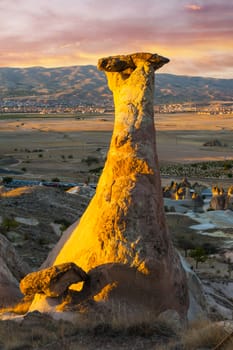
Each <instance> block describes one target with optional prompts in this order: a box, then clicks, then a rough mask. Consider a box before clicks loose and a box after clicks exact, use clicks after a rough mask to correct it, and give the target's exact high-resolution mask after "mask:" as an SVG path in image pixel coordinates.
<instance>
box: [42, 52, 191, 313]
mask: <svg viewBox="0 0 233 350" xmlns="http://www.w3.org/2000/svg"><path fill="white" fill-rule="evenodd" d="M167 62H169V60H168V59H167V58H164V57H161V56H159V55H157V54H150V53H136V54H132V55H127V56H114V57H108V58H103V59H100V60H99V62H98V68H99V69H100V70H104V71H105V73H106V75H107V78H108V84H109V87H110V89H111V91H112V92H113V97H114V104H115V125H114V130H113V135H112V139H111V144H110V149H109V152H108V156H107V160H106V163H105V167H104V170H103V173H102V175H101V177H100V180H99V183H98V186H97V190H96V194H95V196H94V197H93V199H92V201H91V203H90V204H89V206H88V208H87V210H86V212H85V213H84V215H83V216H82V218H81V220H80V222H79V224H78V225H77V226H76V227H75V228H74V229H73V231H72V232H71V233H70V235H69V237H68V238H67V240H66V242H65V243H64V244H63V246H62V247H61V248H59V249H60V251H58V249H57V250H54V252H52V253H51V255H50V257H49V258H48V259H47V265H49V264H61V263H64V262H74V263H75V264H77V265H78V266H80V267H81V268H82V269H83V270H84V271H86V272H87V273H88V275H89V276H90V279H91V281H90V284H89V287H88V288H90V286H93V288H92V293H93V291H94V290H95V289H98V292H99V294H98V298H96V300H97V299H98V300H102V299H105V300H107V299H108V298H110V297H111V294H112V295H114V297H115V298H118V297H119V298H118V299H119V300H120V299H121V298H122V299H124V300H125V301H126V302H127V303H130V301H131V300H133V299H134V302H135V303H138V305H139V304H140V305H141V304H143V303H144V302H145V303H147V304H148V303H150V305H149V307H150V309H151V308H152V309H153V310H155V311H158V310H159V311H160V312H161V311H164V310H167V309H174V310H176V311H177V312H178V313H179V314H180V315H182V316H185V315H186V312H187V308H188V293H187V285H186V278H185V273H184V271H183V269H182V267H181V264H180V260H179V258H178V256H177V254H176V251H175V250H174V248H173V246H172V243H171V239H170V236H169V233H168V230H167V226H166V221H165V215H164V208H163V197H162V189H161V182H160V173H159V165H158V159H157V152H156V141H155V128H154V71H155V70H157V69H158V68H160V67H162V66H163V65H164V64H165V63H167ZM45 265H46V264H44V265H43V266H44V267H45ZM124 271H125V272H124ZM101 276H102V277H101ZM114 276H115V277H114ZM126 281H130V283H126ZM95 283H99V286H101V288H102V287H103V290H102V294H101V288H95V287H96V286H95ZM108 283H109V285H108ZM84 289H85V283H84ZM118 292H119V294H118Z"/></svg>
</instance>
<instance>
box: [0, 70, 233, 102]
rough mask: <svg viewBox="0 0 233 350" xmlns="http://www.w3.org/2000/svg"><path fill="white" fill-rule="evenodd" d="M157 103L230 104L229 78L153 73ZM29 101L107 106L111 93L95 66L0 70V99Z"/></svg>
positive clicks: (232, 86)
mask: <svg viewBox="0 0 233 350" xmlns="http://www.w3.org/2000/svg"><path fill="white" fill-rule="evenodd" d="M155 95H156V101H157V104H160V103H179V102H190V101H194V102H211V101H215V100H222V101H233V79H214V78H203V77H190V76H177V75H172V74H156V79H155ZM9 98H10V99H21V100H25V99H32V100H38V101H42V102H44V103H48V104H50V105H51V104H58V103H62V104H68V105H71V106H72V105H77V104H79V105H82V104H91V105H93V104H94V105H109V104H112V94H111V92H110V91H109V89H108V87H107V82H106V78H105V75H104V73H103V72H100V71H98V70H97V68H96V67H95V66H91V65H88V66H73V67H60V68H42V67H32V68H0V99H9Z"/></svg>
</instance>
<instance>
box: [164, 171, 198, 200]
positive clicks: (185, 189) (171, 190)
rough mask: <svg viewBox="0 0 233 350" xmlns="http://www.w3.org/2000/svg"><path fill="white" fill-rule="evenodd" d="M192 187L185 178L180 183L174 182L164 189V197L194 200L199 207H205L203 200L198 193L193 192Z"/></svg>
mask: <svg viewBox="0 0 233 350" xmlns="http://www.w3.org/2000/svg"><path fill="white" fill-rule="evenodd" d="M191 190H192V185H191V183H190V182H189V181H188V179H187V178H186V177H185V178H184V179H183V180H182V181H181V182H180V183H177V182H175V181H172V182H171V183H170V185H167V186H166V187H164V188H163V196H164V197H165V198H171V199H174V200H193V201H195V203H196V204H197V205H200V206H201V205H203V200H202V198H201V197H200V195H199V194H198V193H196V192H195V191H194V190H192V191H191Z"/></svg>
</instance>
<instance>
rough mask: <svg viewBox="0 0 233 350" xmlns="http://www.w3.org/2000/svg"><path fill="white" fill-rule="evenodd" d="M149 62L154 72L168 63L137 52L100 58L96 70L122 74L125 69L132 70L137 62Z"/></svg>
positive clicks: (163, 59) (159, 57) (161, 58)
mask: <svg viewBox="0 0 233 350" xmlns="http://www.w3.org/2000/svg"><path fill="white" fill-rule="evenodd" d="M142 61H144V62H149V63H150V64H151V65H152V67H153V68H154V70H157V69H159V68H160V67H162V66H163V65H164V64H166V63H168V62H169V59H168V58H166V57H163V56H159V55H157V54H156V53H154V54H152V53H148V52H138V53H133V54H131V55H119V56H109V57H104V58H100V59H99V61H98V69H99V70H104V71H106V72H123V71H124V70H126V69H130V70H132V71H133V70H134V69H135V68H136V67H137V65H138V63H139V62H142Z"/></svg>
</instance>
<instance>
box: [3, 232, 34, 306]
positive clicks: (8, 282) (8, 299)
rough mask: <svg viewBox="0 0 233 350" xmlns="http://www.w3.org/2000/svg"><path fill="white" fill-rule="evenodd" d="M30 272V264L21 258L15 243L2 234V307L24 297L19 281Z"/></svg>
mask: <svg viewBox="0 0 233 350" xmlns="http://www.w3.org/2000/svg"><path fill="white" fill-rule="evenodd" d="M28 272H29V267H28V265H27V264H26V263H24V262H23V261H22V260H21V258H20V257H19V256H18V254H17V252H16V251H15V249H14V247H13V245H12V244H11V243H10V242H9V241H8V239H6V238H5V237H4V236H3V235H0V307H3V306H4V307H6V306H9V305H12V304H13V303H15V302H17V301H18V300H19V299H20V298H21V297H22V294H21V293H20V291H19V281H20V279H21V278H22V277H24V276H25V275H26V274H27V273H28Z"/></svg>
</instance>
